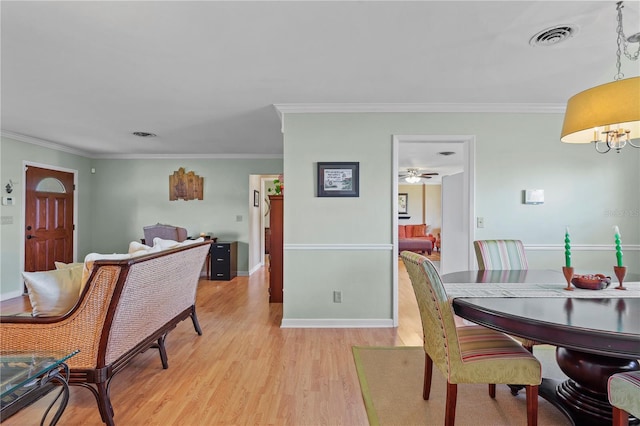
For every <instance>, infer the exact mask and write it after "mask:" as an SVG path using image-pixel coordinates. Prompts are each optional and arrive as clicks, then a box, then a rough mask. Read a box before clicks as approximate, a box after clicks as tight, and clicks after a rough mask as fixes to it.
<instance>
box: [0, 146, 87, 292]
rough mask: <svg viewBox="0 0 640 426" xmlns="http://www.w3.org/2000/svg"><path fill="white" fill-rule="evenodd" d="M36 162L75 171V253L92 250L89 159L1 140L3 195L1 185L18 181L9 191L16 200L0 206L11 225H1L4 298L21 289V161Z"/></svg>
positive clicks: (0, 277) (0, 286) (0, 289)
mask: <svg viewBox="0 0 640 426" xmlns="http://www.w3.org/2000/svg"><path fill="white" fill-rule="evenodd" d="M25 161H26V162H29V163H38V164H43V165H48V166H53V167H60V168H65V169H70V170H76V171H77V172H78V185H77V188H76V191H77V192H76V201H77V202H78V221H77V223H76V229H77V237H78V239H77V243H78V244H77V253H78V257H79V258H82V259H84V255H85V254H86V253H88V252H89V251H91V233H90V230H91V226H92V218H91V204H92V200H93V193H92V190H91V181H92V179H91V172H90V170H91V160H90V159H88V158H86V157H82V156H79V155H74V154H69V153H67V152H62V151H58V150H55V149H50V148H44V147H42V146H38V145H34V144H31V143H26V142H19V141H16V140H13V139H10V138H6V137H2V138H1V139H0V176H1V178H0V183H1V184H2V185H1V186H2V188H0V189H1V190H2V195H3V196H6V195H9V194H7V193H6V191H5V189H4V186H5V185H6V184H7V183H8V182H9V179H11V180H12V181H14V182H18V183H17V184H16V185H15V187H14V190H13V192H12V193H11V194H10V196H12V197H13V198H14V200H15V204H14V205H13V206H0V213H1V215H2V217H3V218H5V217H10V218H11V220H12V221H13V223H12V224H3V225H0V250H1V253H2V256H1V258H0V266H1V269H2V271H1V272H0V294H1V295H2V296H3V298H4V297H5V295H6V294H10V295H11V296H12V297H14V296H17V295H18V294H20V292H21V291H22V275H21V273H22V271H23V269H22V268H23V266H24V259H23V256H24V251H23V250H24V248H23V238H24V232H23V229H24V223H23V222H22V221H23V219H22V216H23V211H24V185H23V183H24V182H23V176H24V174H23V165H24V162H25Z"/></svg>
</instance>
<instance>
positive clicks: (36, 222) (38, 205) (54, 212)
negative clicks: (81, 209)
mask: <svg viewBox="0 0 640 426" xmlns="http://www.w3.org/2000/svg"><path fill="white" fill-rule="evenodd" d="M25 188H26V197H25V232H24V235H25V250H24V256H25V259H24V270H25V271H28V272H34V271H48V270H50V269H55V265H54V262H64V263H71V262H73V228H74V225H73V201H74V200H73V196H74V187H73V173H69V172H62V171H58V170H49V169H43V168H40V167H34V166H27V172H26V187H25Z"/></svg>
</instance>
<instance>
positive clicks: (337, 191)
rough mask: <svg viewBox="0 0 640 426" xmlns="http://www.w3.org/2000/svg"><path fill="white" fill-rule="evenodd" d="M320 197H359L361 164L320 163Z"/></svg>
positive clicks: (342, 162)
mask: <svg viewBox="0 0 640 426" xmlns="http://www.w3.org/2000/svg"><path fill="white" fill-rule="evenodd" d="M317 179H318V193H317V196H318V197H359V196H360V163H359V162H347V161H338V162H318V176H317Z"/></svg>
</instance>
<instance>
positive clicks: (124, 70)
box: [0, 0, 640, 167]
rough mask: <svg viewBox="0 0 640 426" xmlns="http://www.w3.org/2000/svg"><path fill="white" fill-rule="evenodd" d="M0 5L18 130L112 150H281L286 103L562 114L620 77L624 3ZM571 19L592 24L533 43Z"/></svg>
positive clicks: (6, 88)
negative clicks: (620, 6) (619, 10)
mask: <svg viewBox="0 0 640 426" xmlns="http://www.w3.org/2000/svg"><path fill="white" fill-rule="evenodd" d="M0 8H1V9H0V13H1V19H2V22H1V24H2V27H1V36H2V40H1V42H2V46H1V47H2V51H1V55H2V57H1V59H2V61H1V66H2V69H1V71H2V80H1V83H2V93H1V101H2V105H1V106H2V116H1V120H2V122H1V124H2V130H3V131H4V132H5V134H13V135H14V136H15V135H25V136H27V137H33V138H38V139H42V140H45V141H49V142H51V143H53V144H56V145H61V146H64V147H65V149H68V150H71V151H72V152H78V153H83V154H85V155H88V156H91V157H97V158H100V157H106V158H109V157H110V158H117V157H119V156H120V157H122V156H124V157H126V156H129V157H131V156H150V155H156V156H162V155H167V156H171V155H191V154H195V155H199V156H220V155H227V156H257V157H279V156H281V155H282V134H281V132H280V121H279V117H278V114H277V113H276V110H275V108H274V107H273V105H274V104H299V103H303V104H306V105H309V104H331V105H328V106H326V108H328V109H331V107H332V105H333V106H335V104H354V103H355V104H360V105H362V104H403V105H405V106H406V104H429V105H434V104H442V103H453V104H464V105H468V104H493V103H498V104H526V105H534V104H535V105H542V106H545V107H556V108H562V106H563V105H564V104H565V103H566V101H567V99H568V98H569V97H570V96H572V95H573V94H575V93H577V92H580V91H582V90H584V89H586V88H588V87H591V86H594V85H597V84H602V83H606V82H609V81H612V80H613V77H614V74H615V51H616V32H615V31H616V11H615V1H496V2H488V1H408V2H404V1H387V2H384V1H329V2H309V1H274V2H272V1H256V2H248V1H217V2H214V1H193V2H190V1H179V2H178V1H139V2H129V1H113V2H93V1H69V2H66V1H45V2H22V1H6V0H3V1H2V2H1V3H0ZM624 18H625V19H624V26H625V32H626V33H627V34H628V35H629V34H632V33H634V32H637V31H638V30H639V29H640V1H626V2H625V9H624ZM557 25H573V26H576V27H577V28H578V33H577V35H576V36H574V37H572V38H570V39H568V40H567V41H565V42H563V43H561V44H558V45H556V46H552V47H532V46H530V45H529V40H530V38H531V37H532V36H533V35H534V34H536V33H537V32H539V31H540V30H543V29H546V28H548V27H552V26H557ZM633 47H634V48H635V46H633ZM623 72H624V73H625V75H626V76H627V77H632V76H637V75H639V74H640V70H639V67H638V62H635V63H634V62H629V61H628V60H626V59H623ZM387 106H388V105H387ZM391 107H393V105H391ZM503 107H504V105H503ZM134 131H147V132H153V133H156V134H157V135H158V137H156V138H152V139H142V138H137V137H135V136H132V135H131V133H132V132H134ZM414 155H415V154H414ZM400 166H401V167H407V166H416V167H423V166H425V164H415V165H414V164H409V163H408V162H405V163H403V162H401V163H400ZM427 166H428V167H433V166H431V165H427Z"/></svg>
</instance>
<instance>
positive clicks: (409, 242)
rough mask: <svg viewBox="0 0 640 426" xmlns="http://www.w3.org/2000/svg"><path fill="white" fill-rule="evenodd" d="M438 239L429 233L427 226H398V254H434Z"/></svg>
mask: <svg viewBox="0 0 640 426" xmlns="http://www.w3.org/2000/svg"><path fill="white" fill-rule="evenodd" d="M436 241H437V238H436V237H434V236H433V235H432V234H429V233H427V225H426V224H421V225H398V253H402V252H403V251H413V252H421V253H425V252H426V253H427V254H428V255H430V254H431V253H432V252H433V247H434V245H435V243H436Z"/></svg>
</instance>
